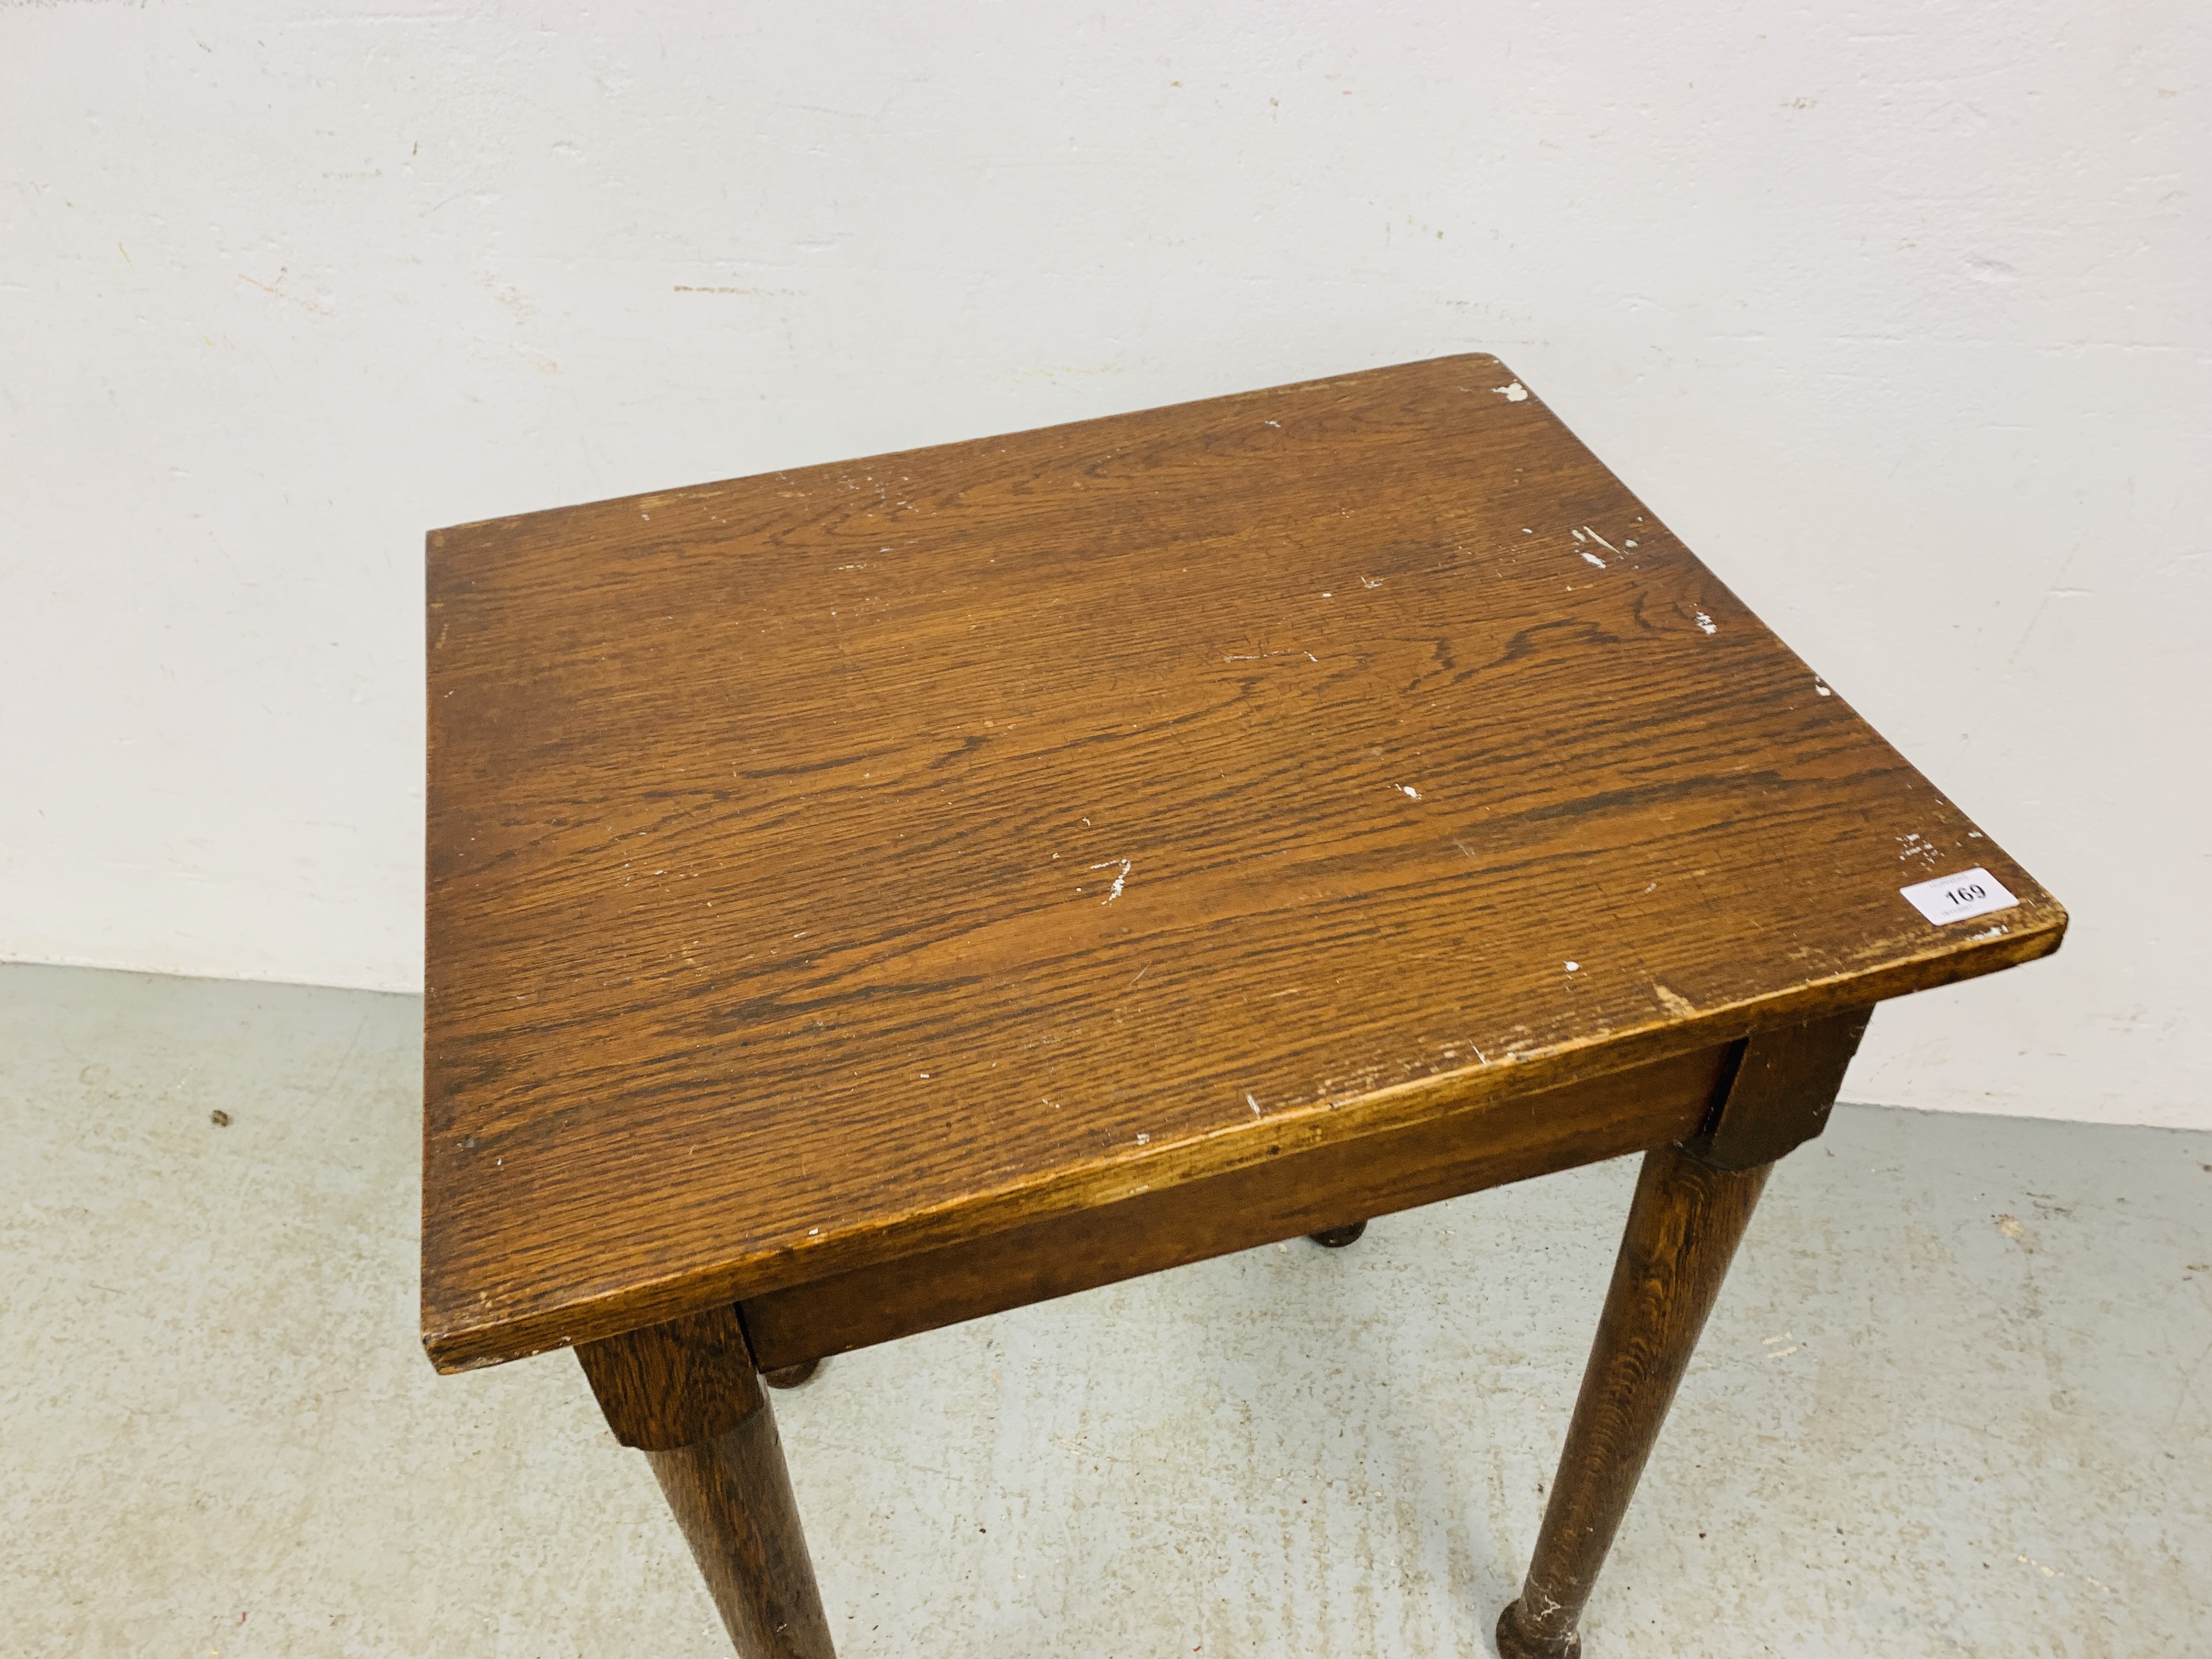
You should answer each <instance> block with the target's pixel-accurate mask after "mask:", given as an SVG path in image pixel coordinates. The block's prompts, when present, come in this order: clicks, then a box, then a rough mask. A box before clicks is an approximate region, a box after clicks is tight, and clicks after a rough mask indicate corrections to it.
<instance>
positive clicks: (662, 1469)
mask: <svg viewBox="0 0 2212 1659" xmlns="http://www.w3.org/2000/svg"><path fill="white" fill-rule="evenodd" d="M576 1358H578V1359H579V1360H580V1361H581V1362H582V1364H583V1367H584V1375H585V1376H587V1377H589V1378H590V1379H591V1383H592V1392H593V1393H594V1394H596V1395H598V1396H599V1407H600V1409H601V1410H602V1411H604V1412H605V1413H606V1419H607V1425H608V1426H609V1427H610V1428H611V1429H612V1430H613V1431H615V1437H616V1438H617V1440H619V1441H621V1442H622V1443H623V1444H624V1445H626V1446H635V1447H636V1448H638V1449H640V1450H641V1451H642V1452H644V1453H645V1455H646V1458H647V1461H648V1462H650V1463H651V1464H652V1465H653V1474H654V1475H655V1477H657V1478H658V1479H659V1482H660V1490H661V1491H662V1492H664V1493H665V1494H666V1496H667V1498H668V1507H669V1508H670V1509H671V1510H674V1511H675V1515H676V1522H677V1524H678V1526H679V1527H681V1528H683V1529H684V1540H685V1541H686V1542H688V1543H689V1544H690V1546H691V1554H692V1558H693V1559H695V1560H696V1561H697V1562H698V1564H699V1571H701V1573H702V1574H703V1575H704V1576H705V1577H706V1580H707V1588H708V1591H709V1592H710V1593H711V1594H712V1595H713V1596H714V1606H715V1607H716V1608H717V1609H718V1610H719V1611H720V1613H721V1615H722V1624H723V1626H724V1627H725V1628H726V1629H727V1630H728V1631H729V1632H730V1640H731V1642H732V1644H735V1646H736V1648H737V1650H738V1654H739V1655H740V1656H741V1659H836V1650H835V1648H834V1646H833V1645H832V1644H831V1642H830V1639H829V1620H828V1619H827V1618H826V1617H825V1616H824V1615H823V1611H822V1596H821V1593H820V1591H818V1590H817V1589H816V1588H815V1584H814V1563H813V1560H812V1559H811V1558H810V1557H809V1556H808V1554H807V1553H806V1539H805V1534H803V1533H802V1532H801V1531H800V1529H799V1504H798V1502H797V1500H796V1499H795V1498H793V1496H792V1491H791V1477H790V1475H789V1474H787V1473H786V1471H785V1469H784V1464H783V1444H782V1442H781V1440H779V1439H778V1438H777V1437H776V1432H775V1413H774V1412H773V1411H772V1410H770V1409H769V1403H768V1395H767V1394H766V1392H765V1391H764V1390H763V1389H762V1387H761V1384H760V1377H759V1375H758V1374H757V1371H756V1370H755V1369H754V1366H753V1361H752V1354H751V1352H750V1349H749V1348H748V1347H747V1346H746V1343H745V1338H744V1329H743V1328H742V1327H741V1326H740V1325H739V1324H738V1316H737V1311H736V1310H734V1309H731V1308H717V1309H714V1310H709V1311H708V1312H707V1313H703V1314H696V1315H692V1316H688V1317H686V1318H684V1319H678V1320H672V1321H671V1322H669V1323H667V1324H665V1325H656V1326H654V1327H653V1328H650V1329H648V1330H642V1331H632V1332H630V1333H629V1334H627V1335H625V1336H618V1337H611V1338H609V1339H608V1340H605V1341H604V1342H592V1343H587V1344H586V1345H584V1346H580V1347H579V1348H578V1349H577V1350H576Z"/></svg>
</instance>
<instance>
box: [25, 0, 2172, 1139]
mask: <svg viewBox="0 0 2212 1659" xmlns="http://www.w3.org/2000/svg"><path fill="white" fill-rule="evenodd" d="M2208 98H2212V22H2208V14H2207V12H2206V10H2205V9H2204V8H2203V5H2202V4H2201V3H2199V0H2139V3H2130V5H2128V6H2125V7H2104V8H2095V7H2083V6H2078V5H2060V4H2057V3H2054V0H2021V3H2017V4H2014V5H2009V6H2002V7H1999V6H1990V5H1986V4H1982V3H1968V0H1860V3H1845V4H1840V5H1837V6H1832V7H1809V8H1808V7H1802V6H1794V5H1792V6H1784V5H1780V4H1761V3H1751V4H1730V5H1718V4H1708V5H1703V6H1699V5H1690V6H1667V7H1654V6H1645V5H1632V4H1628V3H1626V0H1618V3H1615V4H1613V5H1610V6H1607V5H1584V6H1580V7H1576V6H1565V5H1558V4H1537V3H1522V4H1480V3H1477V4H1460V3H1454V4H1443V3H1426V4H1421V5H1409V6H1398V7H1392V6H1383V5H1376V4H1358V5H1352V4H1346V5H1340V6H1332V5H1322V4H1317V3H1311V0H1306V3H1292V4H1282V5H1273V6H1267V7H1262V6H1258V5H1249V6H1242V7H1227V8H1217V7H1207V6H1192V5H1188V4H1182V3H1164V0H1137V3H1133V4H1127V5H1123V6H1121V7H1118V8H1115V9H1110V10H1101V9H1097V8H1077V7H1074V6H1068V5H1055V4H1051V3H1029V4H1020V5H1016V4H1001V5H976V4H952V3H942V4H936V5H928V6H894V5H889V4H885V5H879V6H873V7H861V6H857V5H853V4H848V3H822V0H815V3H811V4H808V5H805V6H793V5H773V6H771V5H766V4H740V5H732V4H720V5H708V4H705V3H699V0H693V3H688V4H681V5H674V4H671V5H664V6H660V7H658V8H653V9H643V8H641V9H636V10H635V11H631V10H628V9H600V8H591V9H585V8H582V7H577V6H573V5H562V4H558V3H540V4H532V5H522V4H515V3H509V4H504V5H501V4H490V5H483V4H479V5H472V6H468V7H454V6H453V5H451V4H444V3H441V4H436V5H431V4H426V3H422V0H377V3H375V4H374V6H371V7H367V8H362V7H356V6H343V5H336V4H331V3H326V0H295V3H292V4H289V5H276V4H270V3H266V0H234V3H228V4H226V5H223V6H220V7H199V8H194V7H186V6H183V5H179V4H174V3H163V0H155V3H153V4H150V5H149V6H146V7H144V8H143V9H140V8H137V7H125V6H116V5H101V4H64V5H56V6H41V5H28V6H27V5H23V4H21V3H20V0H15V3H10V0H0V181H4V189H0V560H4V584H5V586H4V590H0V699H4V704H0V744H3V745H4V749H3V750H0V956H7V957H18V958H35V959H42V960H46V961H55V962H77V963H112V964H118V965H125V966H131V967H136V968H149V969H163V970H167V971H174V972H180V973H193V974H211V975H243V976H248V977H259V978H276V979H299V980H307V981H327V982H331V983H336V984H343V985H360V986H375V987H401V988H404V987H414V986H415V985H416V984H417V983H418V981H419V975H420V971H421V955H420V945H419V935H418V927H419V902H420V899H419V895H420V873H419V866H420V858H421V829H420V815H421V809H422V790H421V785H420V777H419V769H420V760H421V749H420V731H421V726H422V702H421V697H422V694H421V690H420V687H419V676H420V672H421V666H422V652H421V644H420V633H419V629H418V625H417V619H418V614H419V607H420V603H421V589H420V576H419V569H420V566H419V563H418V561H419V558H420V547H421V536H422V531H423V530H424V529H425V528H426V527H428V526H434V525H441V524H446V523H449V522H453V521H456V520H466V519H473V518H481V517H484V516H487V515H490V514H494V513H504V512H509V511H514V510H519V509H523V508H528V507H542V506H547V505H551V504H555V503H558V502H562V501H574V500H579V499H585V498H589V497H593V496H600V495H614V494H617V493H621V492H623V491H629V490H637V489H648V488H653V487H657V486H664V485H670V484H679V483H690V482H694V481H697V480H701V479H705V478H708V477H722V476H726V475H730V474H734V473H743V472H750V471H759V470H762V469H765V468H771V467H777V466H784V465H793V464H797V463H801V462H807V461H818V460H830V459H839V458H842V457H843V456H846V455H848V454H854V453H866V452H871V451H876V450H882V449H887V448H891V447H899V446H905V445H912V444H921V443H927V442H930V441H937V440H941V439H948V438H955V437H960V436H965V435H975V434H980V433H985V432H990V431H998V430H1006V429H1012V428H1022V427H1027V426H1033V425H1037V424H1041V423H1042V422H1050V421H1060V420H1066V419H1071V418H1074V417H1077V416H1085V415H1092V414H1101V413H1105V412H1108V411H1110V410H1123V409H1131V408H1138V407H1142V406H1145V405H1147V404H1158V403H1164V402H1170V401H1173V400H1176V399H1181V398H1193V397H1198V396H1202V395H1206V394H1208V393H1212V392H1227V391H1233V390H1238V389H1242V388H1245V387H1249V386H1261V385H1267V384H1272V383H1274V382H1279V381H1282V380H1293V379H1298V378H1303V377H1305V376H1310V375H1314V374H1327V373H1333V372H1336V371H1340V370H1345V369H1351V368H1363V367H1367V366H1370V365H1374V364H1379V363H1384V362H1395V361H1400V360H1403V359H1407V358H1413V357H1419V356H1431V355H1434V354H1437V353H1441V352H1446V351H1456V350H1462V349H1471V348H1480V349H1492V350H1495V351H1497V352H1498V353H1499V354H1500V355H1502V356H1504V357H1506V358H1507V360H1508V361H1509V362H1511V363H1512V364H1513V366H1514V367H1515V368H1516V370H1517V371H1519V372H1520V373H1521V374H1522V375H1523V376H1524V377H1525V378H1526V379H1528V380H1529V381H1530V383H1531V384H1533V385H1534V386H1536V387H1537V388H1538V389H1539V390H1540V392H1541V393H1542V394H1543V395H1544V396H1545V397H1546V398H1547V399H1548V400H1549V401H1550V402H1551V403H1552V404H1553V406H1554V407H1555V408H1556V409H1558V410H1559V411H1560V412H1561V413H1563V414H1564V415H1565V416H1566V418H1567V419H1568V420H1569V421H1570V422H1571V423H1572V424H1573V425H1574V426H1575V427H1576V428H1577V429H1578V430H1579V431H1580V432H1581V433H1582V434H1583V435H1584V436H1585V437H1586V438H1587V439H1589V441H1590V442H1591V443H1592V444H1593V446H1594V447H1595V448H1596V449H1597V450H1598V451H1599V453H1601V454H1603V455H1604V456H1606V457H1607V459H1609V460H1610V461H1611V462H1612V463H1613V465H1614V467H1615V468H1616V469H1617V470H1618V471H1620V473H1621V474H1622V475H1623V476H1624V477H1626V478H1627V479H1628V481H1629V482H1630V483H1631V484H1632V486H1634V487H1635V488H1637V489H1638V490H1640V491H1641V492H1642V493H1643V494H1644V495H1645V497H1646V498H1647V499H1648V500H1649V501H1651V502H1653V503H1654V504H1655V505H1656V507H1657V508H1658V510H1659V511H1660V512H1661V513H1662V514H1663V515H1664V516H1665V517H1666V518H1667V519H1668V520H1669V521H1670V522H1671V523H1672V524H1673V525H1674V526H1675V528H1676V529H1677V530H1679V531H1680V532H1681V533H1682V534H1683V535H1684V536H1685V537H1686V539H1687V540H1688V541H1689V542H1690V543H1691V544H1692V545H1693V546H1695V547H1697V548H1698V549H1699V550H1700V551H1701V552H1702V553H1703V554H1704V555H1705V557H1706V558H1707V560H1708V561H1709V562H1711V563H1712V564H1713V565H1714V566H1715V567H1716V568H1718V569H1719V570H1720V571H1721V572H1722V574H1723V575H1724V576H1725V577H1726V578H1727V579H1728V580H1729V581H1730V582H1731V583H1732V584H1733V585H1734V586H1736V587H1737V589H1738V590H1739V591H1740V592H1742V593H1743V594H1744V595H1745V597H1746V598H1747V599H1749V600H1750V601H1751V602H1752V603H1753V605H1755V606H1756V607H1757V608H1758V609H1759V611H1761V612H1762V613H1764V614H1765V616H1766V617H1768V619H1769V620H1770V621H1771V622H1772V623H1774V624H1775V625H1776V626H1777V627H1778V629H1780V630H1781V631H1782V633H1783V634H1784V635H1785V636H1786V637H1787V638H1789V639H1790V641H1792V642H1793V643H1794V644H1796V646H1797V647H1798V648H1799V649H1800V650H1801V651H1802V652H1803V653H1805V654H1806V655H1807V656H1808V658H1809V659H1811V660H1812V661H1813V662H1814V664H1815V665H1818V666H1819V667H1820V669H1821V671H1823V672H1824V673H1825V674H1826V676H1827V677H1828V678H1829V679H1830V681H1831V682H1832V684H1835V685H1837V686H1838V688H1840V689H1841V690H1843V691H1844V694H1845V695H1847V696H1850V698H1851V699H1852V700H1853V702H1855V703H1856V704H1857V706H1858V707H1859V708H1861V709H1863V710H1864V711H1865V712H1866V713H1867V714H1869V716H1870V717H1871V718H1872V719H1873V720H1875V723H1876V724H1877V725H1879V726H1881V729H1882V730H1883V731H1884V732H1887V734H1888V735H1889V736H1890V737H1891V738H1893V739H1894V740H1895V741H1897V742H1898V743H1899V744H1900V745H1901V746H1902V747H1903V748H1904V749H1905V751H1906V752H1907V753H1908V754H1910V755H1911V756H1912V757H1913V758H1914V759H1915V760H1916V761H1917V762H1918V763H1920V764H1921V765H1922V766H1923V767H1924V768H1925V769H1927V770H1928V771H1929V772H1930V773H1931V774H1932V775H1934V776H1935V777H1936V779H1937V780H1938V781H1939V782H1940V783H1941V784H1942V786H1943V787H1946V788H1948V789H1949V790H1950V791H1952V792H1953V793H1954V795H1955V796H1956V798H1957V799H1959V800H1960V801H1961V802H1962V803H1963V804H1964V805H1966V807H1967V808H1968V809H1969V810H1970V811H1972V812H1973V813H1975V814H1976V815H1977V816H1978V817H1979V818H1980V819H1981V821H1982V822H1983V823H1984V824H1985V825H1986V826H1987V827H1989V828H1990V829H1991V830H1992V831H1993V832H1994V833H1995V834H1996V835H1997V836H1998V837H1999V838H2000V839H2001V840H2002V841H2003V842H2005V843H2006V844H2007V845H2008V847H2009V848H2011V849H2012V850H2013V851H2014V852H2015V854H2018V855H2019V856H2020V857H2021V859H2022V860H2024V861H2025V862H2026V863H2027V865H2028V866H2030V867H2031V868H2033V869H2034V870H2035V871H2036V872H2038V873H2039V875H2040V876H2042V877H2043V878H2044V879H2045V881H2047V882H2048V883H2049V884H2051V886H2052V887H2053V888H2054V889H2055V890H2057V892H2058V894H2059V895H2060V896H2062V897H2063V899H2064V900H2066V901H2067V902H2068V903H2069V905H2070V906H2071V907H2072V908H2073V911H2074V916H2075V933H2074V938H2073V939H2072V942H2071V943H2069V945H2068V946H2067V947H2066V950H2065V951H2064V952H2063V954H2062V955H2061V956H2060V957H2058V958H2057V959H2056V960H2055V961H2054V962H2051V963H2044V964H2040V965H2039V966H2037V967H2034V968H2032V969H2027V970H2025V971H2023V972H2020V973H2015V974H2010V975H2003V976H2002V977H2001V978H1999V979H1996V980H1994V981H1988V982H1985V983H1983V984H1980V985H1977V986H1972V987H1961V988H1960V989H1957V990H1954V991H1951V992H1948V993H1943V994H1936V995H1930V996H1926V997H1923V998H1918V999H1916V1000H1912V1001H1911V1002H1909V1003H1907V1004H1905V1005H1901V1006H1899V1007H1897V1008H1894V1009H1893V1010H1891V1011H1889V1012H1886V1013H1885V1014H1884V1016H1883V1018H1881V1020H1880V1021H1879V1022H1877V1024H1876V1027H1875V1036H1874V1038H1873V1039H1872V1042H1871V1046H1870V1048H1869V1052H1868V1053H1867V1054H1866V1055H1865V1056H1864V1057H1863V1060H1862V1061H1861V1063H1860V1065H1859V1066H1857V1069H1856V1070H1855V1072H1854V1073H1853V1075H1852V1079H1851V1081H1850V1085H1849V1086H1848V1088H1847V1093H1848V1094H1850V1096H1851V1097H1855V1098H1860V1099H1872V1100H1882V1101H1888V1102H1895V1103H1910V1104H1916V1105H1925V1106H1936V1107H1948V1108H1961V1107H1963V1108H1969V1109H1991V1110H2000V1111H2010V1112H2021V1113H2033V1114H2042V1115H2059V1116H2073V1117H2093V1118H2104V1119H2112V1120H2123V1121H2148V1122H2160V1123H2173V1124H2183V1123H2186V1124H2193V1125H2196V1126H2198V1127H2204V1126H2207V1125H2212V1018H2208V1016H2207V1013H2206V1011H2205V1004H2206V1002H2207V1001H2208V1000H2212V999H2208V995H2207V993H2208V991H2212V962H2208V953H2207V946H2206V944H2205V939H2206V937H2207V932H2208V930H2207V927H2206V923H2207V921H2208V920H2212V915H2208V913H2212V902H2208V900H2212V867H2208V866H2212V860H2208V837H2207V834H2206V823H2207V820H2208V809H2212V796H2209V795H2208V788H2207V784H2206V781H2205V780H2206V772H2207V763H2206V762H2207V754H2208V752H2209V751H2212V744H2208V739H2207V737H2206V732H2207V730H2208V726H2207V721H2206V715H2207V714H2208V709H2207V696H2206V691H2205V684H2206V679H2207V672H2208V666H2212V652H2208V647H2212V626H2209V625H2208V617H2212V560H2208V550H2212V531H2208V529H2207V522H2206V514H2205V512H2204V510H2203V504H2202V486H2203V479H2204V477H2206V475H2207V471H2208V467H2207V462H2208V458H2212V372H2209V371H2208V359H2212V234H2208V231H2212V212H2208V196H2207V194H2206V185H2207V180H2206V177H2205V174H2206V164H2207V161H2208V160H2212V119H2208V109H2207V105H2208ZM2192 457H2194V458H2195V459H2194V461H2193V463H2192V461H2191V458H2192Z"/></svg>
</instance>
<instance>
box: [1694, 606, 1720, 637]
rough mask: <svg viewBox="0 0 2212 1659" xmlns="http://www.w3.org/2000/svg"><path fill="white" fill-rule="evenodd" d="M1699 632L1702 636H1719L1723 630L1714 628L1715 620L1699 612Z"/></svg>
mask: <svg viewBox="0 0 2212 1659" xmlns="http://www.w3.org/2000/svg"><path fill="white" fill-rule="evenodd" d="M1698 631H1699V633H1701V634H1717V633H1719V632H1720V631H1721V630H1720V629H1717V628H1716V627H1714V626H1713V619H1712V618H1711V617H1708V616H1707V615H1706V614H1705V612H1704V611H1699V612H1698Z"/></svg>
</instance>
